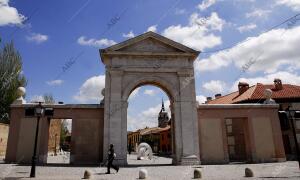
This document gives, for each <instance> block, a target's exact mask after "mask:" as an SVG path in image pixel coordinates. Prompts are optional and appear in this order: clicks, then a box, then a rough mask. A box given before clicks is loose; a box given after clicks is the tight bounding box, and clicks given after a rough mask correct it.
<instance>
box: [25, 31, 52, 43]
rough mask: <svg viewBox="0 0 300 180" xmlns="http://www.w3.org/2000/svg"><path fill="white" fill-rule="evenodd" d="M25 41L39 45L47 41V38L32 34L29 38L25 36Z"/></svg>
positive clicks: (42, 35)
mask: <svg viewBox="0 0 300 180" xmlns="http://www.w3.org/2000/svg"><path fill="white" fill-rule="evenodd" d="M26 39H27V41H31V42H35V43H37V44H40V43H42V42H45V41H47V40H48V36H47V35H44V34H39V33H32V34H31V35H30V36H26Z"/></svg>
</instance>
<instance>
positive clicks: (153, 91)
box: [144, 89, 156, 96]
mask: <svg viewBox="0 0 300 180" xmlns="http://www.w3.org/2000/svg"><path fill="white" fill-rule="evenodd" d="M144 94H146V95H149V96H154V95H155V94H156V91H155V90H153V89H146V90H145V91H144Z"/></svg>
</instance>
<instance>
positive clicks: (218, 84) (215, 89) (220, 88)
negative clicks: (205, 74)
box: [202, 80, 226, 93]
mask: <svg viewBox="0 0 300 180" xmlns="http://www.w3.org/2000/svg"><path fill="white" fill-rule="evenodd" d="M202 87H203V88H204V89H205V90H206V91H208V92H210V93H222V92H224V88H225V87H226V83H225V82H223V81H220V80H212V81H209V82H206V83H204V84H203V85H202Z"/></svg>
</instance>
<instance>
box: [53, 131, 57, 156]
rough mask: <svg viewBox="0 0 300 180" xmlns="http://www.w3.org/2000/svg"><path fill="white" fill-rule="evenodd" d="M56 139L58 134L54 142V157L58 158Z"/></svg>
mask: <svg viewBox="0 0 300 180" xmlns="http://www.w3.org/2000/svg"><path fill="white" fill-rule="evenodd" d="M56 138H57V134H55V140H54V143H55V144H54V156H56V155H57V153H56Z"/></svg>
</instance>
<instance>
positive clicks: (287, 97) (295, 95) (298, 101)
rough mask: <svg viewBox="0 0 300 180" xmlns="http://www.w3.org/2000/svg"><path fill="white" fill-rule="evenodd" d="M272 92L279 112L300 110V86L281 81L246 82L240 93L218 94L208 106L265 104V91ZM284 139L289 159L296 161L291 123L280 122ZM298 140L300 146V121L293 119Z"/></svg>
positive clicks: (240, 88) (208, 102)
mask: <svg viewBox="0 0 300 180" xmlns="http://www.w3.org/2000/svg"><path fill="white" fill-rule="evenodd" d="M266 89H270V90H271V91H272V95H271V98H272V99H273V100H275V102H276V103H278V104H279V110H286V109H287V108H288V107H290V108H291V110H296V111H299V110H300V86H298V85H292V84H283V83H282V81H281V80H280V79H275V80H274V83H273V84H261V83H257V84H256V85H253V86H250V87H249V84H248V83H246V82H240V83H239V84H238V91H235V92H232V93H230V94H227V95H224V96H221V95H220V94H217V95H216V96H215V99H212V98H210V97H208V98H207V101H206V104H244V103H260V104H262V103H264V101H265V100H266V98H265V94H264V93H265V90H266ZM280 121H281V122H280V124H281V131H282V139H283V143H284V149H285V153H286V157H287V159H295V154H296V148H295V143H294V139H293V138H294V137H293V134H292V129H291V125H290V121H288V122H283V121H282V119H281V120H280ZM293 121H294V124H295V126H296V127H295V128H296V133H297V135H296V136H297V139H298V143H299V146H300V119H297V118H294V119H293Z"/></svg>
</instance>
